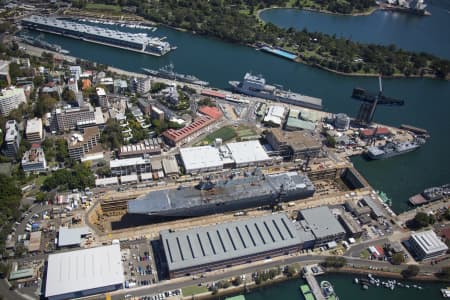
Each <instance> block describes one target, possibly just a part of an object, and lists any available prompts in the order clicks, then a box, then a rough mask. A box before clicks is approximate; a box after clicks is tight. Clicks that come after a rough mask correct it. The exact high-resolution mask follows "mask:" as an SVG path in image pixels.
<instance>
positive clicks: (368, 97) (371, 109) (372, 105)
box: [352, 75, 405, 125]
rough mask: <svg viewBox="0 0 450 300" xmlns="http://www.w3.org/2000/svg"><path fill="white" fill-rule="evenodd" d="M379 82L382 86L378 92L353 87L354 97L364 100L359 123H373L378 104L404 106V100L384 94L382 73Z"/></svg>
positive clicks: (357, 117) (359, 114) (357, 119)
mask: <svg viewBox="0 0 450 300" xmlns="http://www.w3.org/2000/svg"><path fill="white" fill-rule="evenodd" d="M378 82H379V86H380V89H379V92H378V94H374V93H370V92H368V91H366V90H365V89H362V88H354V89H353V93H352V98H354V99H357V100H360V101H362V103H361V106H360V107H359V111H358V115H357V116H356V122H357V123H358V124H361V125H369V124H371V123H372V120H373V116H374V114H375V110H376V109H377V106H378V105H389V106H402V105H404V104H405V101H403V100H400V99H395V98H391V97H387V96H385V95H383V84H382V82H381V75H380V76H379V77H378Z"/></svg>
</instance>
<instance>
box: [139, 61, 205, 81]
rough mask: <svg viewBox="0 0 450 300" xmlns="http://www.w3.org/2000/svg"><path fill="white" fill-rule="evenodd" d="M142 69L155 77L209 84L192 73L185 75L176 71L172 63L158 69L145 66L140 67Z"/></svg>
mask: <svg viewBox="0 0 450 300" xmlns="http://www.w3.org/2000/svg"><path fill="white" fill-rule="evenodd" d="M142 70H144V72H145V73H146V74H148V75H151V76H155V77H161V78H166V79H171V80H178V81H181V82H186V83H192V84H197V85H202V86H207V85H209V82H207V81H203V80H200V79H198V78H197V77H195V76H194V75H186V74H180V73H176V72H175V70H174V66H173V64H169V65H167V66H164V67H162V68H159V69H158V70H152V69H147V68H142Z"/></svg>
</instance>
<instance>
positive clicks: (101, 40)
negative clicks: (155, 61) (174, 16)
mask: <svg viewBox="0 0 450 300" xmlns="http://www.w3.org/2000/svg"><path fill="white" fill-rule="evenodd" d="M22 26H23V27H24V28H27V29H30V30H36V31H41V32H48V33H52V34H57V35H62V36H65V37H70V38H75V39H81V40H84V41H87V42H91V43H97V44H102V45H106V46H110V47H115V48H121V49H126V50H130V51H135V52H139V53H143V54H149V55H154V56H163V55H165V54H167V53H168V52H170V51H171V50H174V49H175V47H172V46H171V45H170V44H169V43H168V42H166V41H164V38H157V37H149V36H147V34H146V33H130V32H122V31H118V30H111V29H106V28H103V27H97V26H90V25H86V24H81V23H77V22H73V21H67V20H63V19H57V18H54V17H42V16H36V15H33V16H29V17H27V18H24V19H23V20H22Z"/></svg>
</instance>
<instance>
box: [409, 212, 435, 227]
mask: <svg viewBox="0 0 450 300" xmlns="http://www.w3.org/2000/svg"><path fill="white" fill-rule="evenodd" d="M435 221H436V219H435V218H434V216H429V215H428V214H427V213H424V212H418V213H417V214H416V215H415V216H414V219H413V222H414V225H415V226H416V227H418V228H422V227H427V226H428V225H430V224H434V222H435Z"/></svg>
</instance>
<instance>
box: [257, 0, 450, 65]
mask: <svg viewBox="0 0 450 300" xmlns="http://www.w3.org/2000/svg"><path fill="white" fill-rule="evenodd" d="M425 2H426V3H427V4H428V7H427V10H428V11H430V12H431V14H432V15H431V16H430V17H423V16H417V15H410V14H405V13H399V12H392V11H375V12H374V13H372V14H371V15H369V16H345V15H330V14H323V13H318V12H311V11H305V10H298V9H285V8H280V9H278V8H277V9H270V10H266V11H263V12H262V13H261V15H260V17H261V19H263V20H264V21H266V22H271V23H273V24H275V25H277V26H281V27H284V28H289V27H293V28H296V29H299V30H302V29H304V28H306V29H307V30H308V31H318V32H324V33H328V34H331V35H332V34H335V35H336V36H337V37H343V38H348V39H351V40H354V41H358V42H363V43H375V44H384V45H389V44H395V45H396V46H397V47H400V48H403V49H407V50H411V51H417V52H420V51H425V52H428V53H432V54H435V55H438V56H440V57H445V58H447V59H450V38H449V36H448V31H447V30H442V28H450V13H449V11H450V2H449V1H446V0H434V1H425ZM436 45H439V46H438V47H437V46H436Z"/></svg>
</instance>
